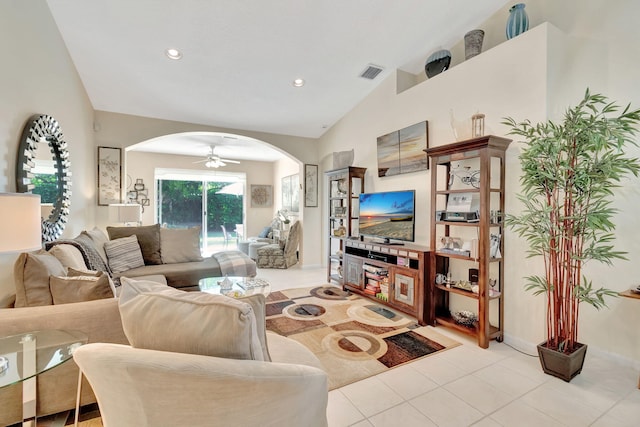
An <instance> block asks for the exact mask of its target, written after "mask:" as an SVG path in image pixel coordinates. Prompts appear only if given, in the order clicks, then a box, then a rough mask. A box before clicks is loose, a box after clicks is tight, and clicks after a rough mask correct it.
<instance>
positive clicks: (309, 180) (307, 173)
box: [304, 165, 318, 208]
mask: <svg viewBox="0 0 640 427" xmlns="http://www.w3.org/2000/svg"><path fill="white" fill-rule="evenodd" d="M304 206H305V207H307V208H317V207H318V165H304Z"/></svg>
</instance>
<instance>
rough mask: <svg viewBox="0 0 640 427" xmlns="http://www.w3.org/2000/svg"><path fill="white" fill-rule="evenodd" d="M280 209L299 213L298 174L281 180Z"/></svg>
mask: <svg viewBox="0 0 640 427" xmlns="http://www.w3.org/2000/svg"><path fill="white" fill-rule="evenodd" d="M282 209H286V210H288V211H289V212H299V211H300V176H299V175H298V174H294V175H289V176H285V177H284V178H282Z"/></svg>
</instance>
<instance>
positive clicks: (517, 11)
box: [507, 3, 529, 40]
mask: <svg viewBox="0 0 640 427" xmlns="http://www.w3.org/2000/svg"><path fill="white" fill-rule="evenodd" d="M524 6H525V4H524V3H518V4H515V5H513V6H512V7H511V9H509V18H508V19H507V40H509V39H512V38H514V37H515V36H517V35H520V34H522V33H524V32H525V31H527V30H528V29H529V17H528V16H527V12H525V10H524Z"/></svg>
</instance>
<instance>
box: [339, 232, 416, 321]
mask: <svg viewBox="0 0 640 427" xmlns="http://www.w3.org/2000/svg"><path fill="white" fill-rule="evenodd" d="M428 269H429V249H428V248H426V247H422V246H418V245H410V244H405V245H402V246H397V245H388V244H384V243H375V242H366V241H364V242H363V241H360V240H352V239H345V246H344V283H343V286H344V288H345V289H348V290H350V291H352V292H354V293H356V294H359V295H362V296H365V297H368V298H371V299H373V300H375V301H377V302H379V303H381V304H385V305H387V306H389V307H392V308H395V309H397V310H398V311H401V312H403V313H405V314H408V315H410V316H412V317H415V318H416V319H417V320H418V323H420V324H421V325H426V324H427V319H428V318H427V315H428V307H429V304H428V303H427V301H426V300H425V298H426V297H427V294H428V293H427V292H426V289H425V283H426V280H427V279H428V277H429V270H428Z"/></svg>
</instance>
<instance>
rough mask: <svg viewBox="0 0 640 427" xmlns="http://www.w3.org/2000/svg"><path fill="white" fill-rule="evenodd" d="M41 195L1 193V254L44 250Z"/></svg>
mask: <svg viewBox="0 0 640 427" xmlns="http://www.w3.org/2000/svg"><path fill="white" fill-rule="evenodd" d="M40 214H41V211H40V195H39V194H30V193H0V236H2V239H0V253H7V252H29V251H35V250H36V249H40V248H42V220H41V218H40Z"/></svg>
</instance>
